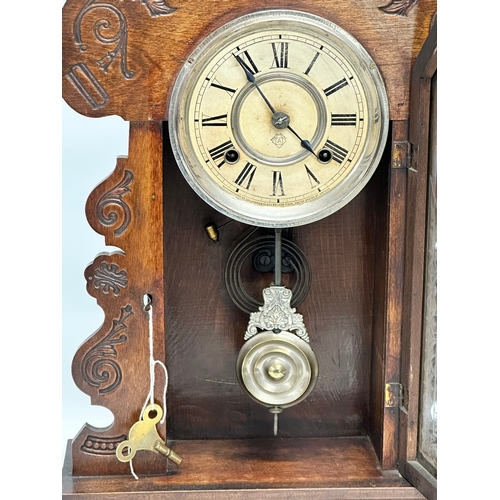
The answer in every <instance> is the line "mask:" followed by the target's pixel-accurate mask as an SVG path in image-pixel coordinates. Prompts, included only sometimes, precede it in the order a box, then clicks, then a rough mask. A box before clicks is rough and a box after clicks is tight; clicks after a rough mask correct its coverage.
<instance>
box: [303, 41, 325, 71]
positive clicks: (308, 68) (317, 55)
mask: <svg viewBox="0 0 500 500" xmlns="http://www.w3.org/2000/svg"><path fill="white" fill-rule="evenodd" d="M321 48H323V46H322V47H321ZM319 54H320V53H319V52H316V55H315V56H314V57H313V60H312V61H311V64H309V66H308V67H307V69H306V71H305V74H306V75H308V74H309V71H311V69H312V67H313V66H314V63H315V62H316V59H318V57H319Z"/></svg>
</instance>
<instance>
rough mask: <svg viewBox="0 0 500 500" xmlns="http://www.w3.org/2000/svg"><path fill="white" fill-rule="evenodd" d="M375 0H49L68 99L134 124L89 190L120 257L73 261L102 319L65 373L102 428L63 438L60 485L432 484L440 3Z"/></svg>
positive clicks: (310, 491)
mask: <svg viewBox="0 0 500 500" xmlns="http://www.w3.org/2000/svg"><path fill="white" fill-rule="evenodd" d="M376 3H377V2H375V0H373V1H369V2H364V3H362V4H361V5H360V4H359V2H355V1H354V0H344V1H342V2H339V3H336V4H335V5H334V4H333V3H331V2H324V1H322V0H314V1H309V2H303V1H301V0H296V1H292V2H285V1H280V0H278V1H275V2H272V3H271V4H269V5H268V4H266V5H265V6H264V5H259V4H258V3H257V4H255V2H252V1H250V0H244V1H243V2H242V3H240V4H238V5H234V4H231V5H230V4H229V3H228V2H225V1H221V2H216V3H213V4H212V3H210V5H208V4H203V15H202V12H201V11H200V6H201V5H202V4H200V3H199V2H195V1H194V0H184V1H178V2H176V3H175V4H174V3H173V2H169V3H167V2H165V1H164V0H161V1H152V2H151V1H141V2H127V1H126V2H118V1H115V0H109V1H107V0H68V1H67V3H66V4H65V6H64V8H63V94H64V98H65V100H66V101H67V102H68V103H69V104H70V105H71V106H72V107H73V108H74V109H75V110H76V111H78V112H80V113H82V114H84V115H86V116H93V117H99V116H106V115H111V114H117V115H119V116H121V117H122V118H124V119H125V120H127V121H129V122H130V137H129V151H128V156H127V157H119V158H118V160H117V165H116V168H115V170H114V172H113V173H112V174H111V175H110V176H109V177H108V178H107V179H105V180H104V181H103V182H102V183H101V184H100V185H99V186H97V187H96V188H95V190H94V191H93V192H92V193H91V195H90V197H89V199H88V202H87V206H86V215H87V218H88V220H89V223H90V225H91V226H92V227H93V228H94V229H95V230H96V231H97V232H98V233H100V234H102V235H103V236H104V237H105V242H106V245H111V246H114V247H117V248H118V249H119V251H115V252H110V253H103V254H100V255H99V256H98V257H96V259H95V260H94V262H92V263H91V264H90V265H89V266H88V268H87V269H86V270H85V278H86V281H87V290H88V292H89V293H90V294H91V295H92V296H93V297H94V298H95V299H96V301H97V304H98V305H99V306H100V307H102V309H103V310H104V313H105V320H104V323H103V325H102V327H101V328H100V330H98V331H97V332H96V333H95V334H94V335H93V336H91V337H90V338H89V339H87V340H86V341H85V342H84V343H83V344H82V346H81V347H80V348H79V350H78V352H77V353H76V355H75V358H74V360H73V367H72V369H73V377H74V380H75V382H76V384H77V386H78V387H79V388H80V389H81V390H82V391H83V392H85V393H86V394H88V395H89V396H90V398H91V401H92V403H93V404H98V405H102V406H105V407H107V408H109V409H110V410H111V411H112V412H113V415H114V421H113V424H112V425H111V426H110V427H109V428H107V429H94V428H92V427H91V426H88V425H87V426H84V427H83V429H82V431H81V432H80V433H79V435H78V436H76V437H75V438H74V439H73V440H72V441H71V442H70V446H69V448H68V459H67V460H68V462H67V464H66V468H65V472H64V478H63V479H64V487H63V495H66V496H68V498H69V497H70V496H71V497H72V496H73V495H75V494H81V495H82V498H89V499H90V498H96V496H95V495H97V494H108V495H111V497H113V498H114V497H116V498H119V497H120V495H123V494H132V493H133V492H135V495H136V496H137V498H144V499H146V498H149V496H150V495H152V494H153V495H154V494H161V496H162V498H174V497H175V496H176V495H178V494H181V492H182V494H183V495H185V496H187V497H189V498H190V497H194V496H195V495H199V496H203V495H205V496H206V497H207V498H225V497H226V496H227V495H228V494H235V495H236V496H238V498H240V497H241V498H278V497H280V498H302V496H303V495H304V494H306V491H307V495H310V496H312V497H314V498H327V497H328V498H360V499H361V498H364V499H367V498H373V499H375V498H382V497H383V498H408V499H410V498H411V499H419V498H420V499H421V498H424V497H423V496H422V493H421V492H420V491H419V490H418V489H416V488H415V487H414V486H412V484H417V483H418V485H419V486H418V488H419V489H420V490H422V492H423V493H424V495H426V497H427V498H432V497H433V495H435V469H433V465H432V463H429V460H427V459H426V460H424V459H421V455H419V453H420V451H421V449H420V448H419V447H418V446H419V445H417V446H415V445H414V444H413V443H414V442H415V435H414V430H413V429H412V426H411V425H409V423H408V421H407V420H406V418H407V416H408V415H411V416H412V418H413V415H416V414H418V408H419V405H418V399H417V400H414V399H408V398H407V397H406V395H407V394H412V395H414V394H416V393H418V387H416V386H415V382H414V381H413V380H411V379H409V378H408V379H407V378H405V377H406V374H407V373H413V372H415V370H418V369H419V366H420V357H421V356H420V351H418V352H417V353H416V354H415V352H416V351H415V346H416V345H417V344H418V343H419V339H420V338H421V337H422V335H424V334H423V333H422V331H421V330H422V327H421V325H420V324H418V323H416V318H418V317H419V315H418V302H415V299H414V296H413V295H411V294H409V293H408V290H410V289H411V288H413V289H415V287H417V288H418V289H419V290H420V289H421V290H422V292H421V293H424V291H423V290H424V287H423V281H424V278H423V274H424V271H423V267H422V265H421V263H422V262H423V261H422V259H423V257H422V255H423V253H422V252H424V245H425V242H422V241H420V240H418V238H416V237H415V235H420V234H421V231H422V228H425V227H428V226H429V224H430V222H428V221H427V222H426V221H422V220H421V219H419V216H418V215H415V214H414V213H413V212H412V210H411V206H412V203H413V201H412V200H413V199H417V198H418V196H420V195H419V194H418V193H422V192H425V190H426V189H428V188H427V186H428V185H429V183H431V181H430V180H429V179H430V177H429V175H428V174H427V173H426V172H427V164H428V158H427V156H426V157H423V156H421V157H419V153H418V151H424V150H426V147H425V146H419V148H420V147H421V148H422V149H419V148H416V147H415V144H414V143H416V142H418V141H423V142H422V144H424V143H425V144H428V143H429V136H430V135H431V132H432V130H431V129H432V127H430V128H429V127H428V128H426V129H425V130H424V132H422V128H421V127H420V128H418V130H419V132H418V134H421V135H422V134H423V136H422V137H420V136H418V138H417V139H418V140H417V139H415V138H414V139H413V140H411V137H412V133H414V132H412V131H414V130H416V129H415V128H414V125H412V123H413V122H412V116H418V117H419V118H418V121H419V123H423V122H426V121H427V122H430V121H431V120H430V118H426V117H428V116H430V115H429V113H428V109H427V108H425V112H421V111H419V108H418V105H414V104H410V85H409V81H410V78H413V80H412V81H413V82H414V83H412V95H413V94H415V92H416V91H415V90H414V89H415V88H420V87H418V85H420V84H421V82H422V81H424V82H426V85H427V86H426V87H425V89H424V90H425V92H424V91H422V90H420V92H421V93H422V92H424V94H422V95H425V96H426V97H424V98H422V97H420V102H430V100H431V98H430V97H429V96H430V95H431V94H432V89H434V88H435V85H436V84H435V81H436V79H435V72H436V70H435V52H436V50H435V30H436V27H435V26H436V23H435V21H433V24H431V20H432V17H433V14H434V12H435V2H421V3H420V2H418V0H417V2H408V5H406V4H405V5H402V3H401V2H396V3H397V4H398V5H396V3H395V2H392V3H393V4H394V5H392V4H391V5H385V6H384V5H376ZM264 7H265V8H264ZM430 26H431V29H430V35H429V36H428V34H429V27H430ZM426 38H427V41H426ZM424 42H425V43H424ZM419 52H420V55H418V54H419ZM417 55H418V57H417ZM429 61H430V62H429ZM413 65H415V66H414V68H415V69H413V73H412V72H411V71H412V66H413ZM422 72H423V73H424V74H425V76H424V77H423V79H422V77H421V76H417V75H421V74H422ZM412 75H413V76H412ZM417 99H418V98H417ZM411 102H413V101H411ZM412 106H413V107H412ZM429 109H431V107H429ZM425 113H427V114H425ZM412 127H413V128H412ZM418 134H417V135H418ZM426 141H427V142H426ZM427 149H428V148H427ZM409 158H411V161H412V163H411V164H410V160H409ZM415 162H420V163H421V166H420V167H419V168H414V167H415V166H416V165H417V164H416V163H415ZM424 165H425V166H424ZM410 167H411V168H410ZM413 172H418V174H419V177H418V180H415V178H413V177H412V175H413ZM415 197H416V198H415ZM418 199H421V198H418ZM424 199H425V196H424ZM412 238H413V240H412ZM428 281H429V279H427V282H428ZM420 317H421V314H420ZM406 329H407V330H408V332H409V333H408V334H406V333H405V330H406ZM424 330H425V327H424ZM407 351H408V353H409V354H408V353H407ZM415 363H416V364H415ZM426 387H427V386H426ZM167 389H168V390H167ZM403 396H404V397H403ZM167 403H168V404H167ZM269 412H271V414H273V415H270V413H269ZM415 412H416V413H415ZM278 415H280V416H279V426H278ZM416 418H417V419H418V418H419V417H418V416H417V417H416ZM422 418H424V417H422ZM273 421H274V425H273V423H272V422H273ZM431 455H432V453H430V455H429V454H426V455H425V456H426V457H429V456H431ZM430 461H431V462H432V460H430ZM417 462H418V464H417ZM398 463H399V464H402V465H399V466H398ZM421 464H423V465H421ZM98 476H99V477H98ZM111 476H115V477H114V479H112V478H111ZM116 476H119V480H118V479H117V478H116ZM422 484H423V485H424V486H423V487H422ZM160 492H161V493H160ZM230 492H231V493H230ZM113 495H114V496H113ZM356 495H357V496H356ZM377 495H378V496H377ZM384 495H385V496H384Z"/></svg>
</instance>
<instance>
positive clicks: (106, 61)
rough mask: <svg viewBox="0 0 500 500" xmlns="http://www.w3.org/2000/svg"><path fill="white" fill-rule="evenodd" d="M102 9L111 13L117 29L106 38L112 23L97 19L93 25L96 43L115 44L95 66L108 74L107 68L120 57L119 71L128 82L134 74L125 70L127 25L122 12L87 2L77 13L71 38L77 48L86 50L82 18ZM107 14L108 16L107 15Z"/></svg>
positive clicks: (103, 4) (104, 3) (110, 5)
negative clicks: (82, 31) (115, 20)
mask: <svg viewBox="0 0 500 500" xmlns="http://www.w3.org/2000/svg"><path fill="white" fill-rule="evenodd" d="M95 9H103V10H106V11H109V12H111V13H112V14H114V15H115V16H116V17H117V18H118V23H119V24H118V29H117V31H116V33H114V34H112V35H108V36H106V30H109V29H111V28H112V25H113V23H112V22H111V21H110V20H109V19H99V20H97V21H96V22H95V23H94V27H93V32H94V36H95V38H96V40H97V41H99V42H100V43H103V44H106V45H112V44H116V45H115V47H114V48H113V49H112V50H110V51H109V52H108V53H107V54H106V55H105V56H104V57H103V58H101V59H99V60H98V61H97V65H98V66H99V67H100V68H101V69H102V70H103V71H104V73H107V72H108V69H109V67H110V66H111V64H113V62H114V60H115V59H116V57H117V56H118V55H119V56H120V70H121V73H122V75H123V77H124V78H126V79H127V80H130V79H132V78H134V76H135V72H134V71H131V70H129V69H128V68H127V39H128V25H127V20H126V19H125V16H124V15H123V12H122V11H121V10H120V9H119V8H118V7H116V6H114V5H112V4H110V3H106V2H101V1H99V0H87V3H86V4H85V5H84V6H83V7H82V10H80V12H79V13H78V15H77V16H76V18H75V22H74V24H73V36H74V39H75V43H76V45H78V46H79V48H80V50H81V51H82V52H84V51H86V50H87V48H88V47H87V45H86V44H85V43H83V39H82V33H81V27H82V21H83V18H84V17H85V16H86V15H87V14H88V13H89V12H90V11H92V10H95ZM109 12H108V14H109Z"/></svg>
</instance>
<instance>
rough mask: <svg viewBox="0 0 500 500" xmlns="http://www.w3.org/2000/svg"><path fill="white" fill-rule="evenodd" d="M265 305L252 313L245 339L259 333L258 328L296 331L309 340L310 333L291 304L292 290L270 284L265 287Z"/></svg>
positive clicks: (275, 330)
mask: <svg viewBox="0 0 500 500" xmlns="http://www.w3.org/2000/svg"><path fill="white" fill-rule="evenodd" d="M262 295H263V296H264V305H263V306H262V307H259V312H254V313H251V314H250V320H249V322H248V326H247V331H246V333H245V336H244V337H243V338H244V339H245V340H248V339H249V338H251V337H253V336H254V335H256V334H257V328H260V329H261V330H269V331H274V332H276V333H279V332H280V331H283V330H284V331H288V332H292V331H294V333H295V334H296V335H297V336H298V337H300V338H301V339H302V340H304V341H306V342H309V335H308V334H307V331H306V327H305V325H304V321H303V318H302V314H299V313H296V312H295V311H296V309H295V308H292V307H291V306H290V301H291V299H292V291H291V290H288V288H285V287H284V286H270V287H268V288H265V289H264V291H263V293H262Z"/></svg>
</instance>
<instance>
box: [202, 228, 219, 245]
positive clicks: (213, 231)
mask: <svg viewBox="0 0 500 500" xmlns="http://www.w3.org/2000/svg"><path fill="white" fill-rule="evenodd" d="M205 231H206V232H207V235H208V237H209V238H210V239H211V240H212V241H213V242H214V243H217V242H218V241H219V231H217V226H216V225H215V224H207V225H206V226H205Z"/></svg>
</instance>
